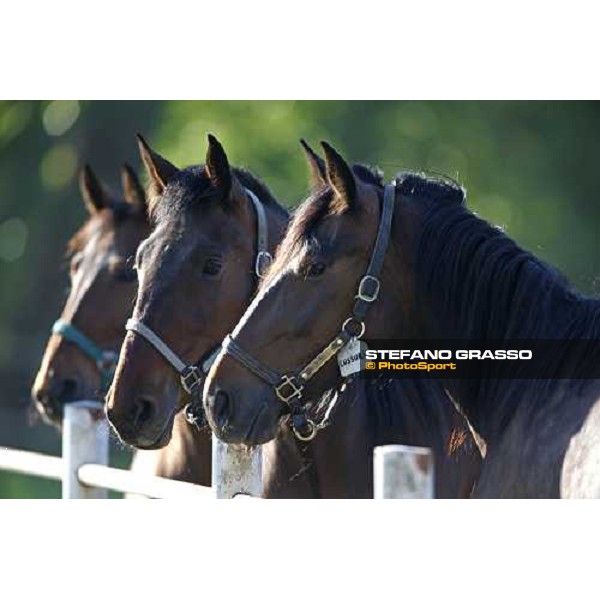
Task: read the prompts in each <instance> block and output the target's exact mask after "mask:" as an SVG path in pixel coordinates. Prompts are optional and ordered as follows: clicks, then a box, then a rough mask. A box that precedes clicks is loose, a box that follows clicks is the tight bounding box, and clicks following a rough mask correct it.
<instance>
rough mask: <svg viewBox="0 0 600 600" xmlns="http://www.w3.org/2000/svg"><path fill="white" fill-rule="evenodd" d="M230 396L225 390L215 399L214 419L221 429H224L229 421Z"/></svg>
mask: <svg viewBox="0 0 600 600" xmlns="http://www.w3.org/2000/svg"><path fill="white" fill-rule="evenodd" d="M229 404H230V403H229V396H228V395H227V393H226V392H224V391H223V390H219V391H218V392H217V393H216V394H215V399H214V405H213V408H214V417H215V423H216V424H217V427H219V429H224V428H225V426H226V425H227V422H228V421H229Z"/></svg>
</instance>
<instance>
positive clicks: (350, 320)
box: [342, 317, 365, 340]
mask: <svg viewBox="0 0 600 600" xmlns="http://www.w3.org/2000/svg"><path fill="white" fill-rule="evenodd" d="M351 323H355V324H358V325H360V333H359V334H358V335H356V334H354V333H352V332H351V331H349V330H348V326H349V325H350V324H351ZM342 331H344V332H346V333H347V334H348V335H350V336H352V337H353V338H355V339H357V340H360V338H361V337H362V336H363V335H364V334H365V323H364V321H359V320H358V319H357V318H356V317H348V318H347V319H346V320H345V321H344V324H343V325H342Z"/></svg>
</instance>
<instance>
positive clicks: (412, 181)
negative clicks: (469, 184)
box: [396, 171, 467, 204]
mask: <svg viewBox="0 0 600 600" xmlns="http://www.w3.org/2000/svg"><path fill="white" fill-rule="evenodd" d="M396 187H397V189H398V190H399V191H400V193H401V194H402V195H403V196H406V197H409V198H412V197H414V198H426V199H428V200H433V201H438V200H449V201H451V202H458V203H459V204H465V202H466V200H467V191H466V190H465V188H464V187H462V186H461V185H460V184H459V183H458V182H457V181H454V180H453V179H450V178H449V177H446V176H442V175H432V174H427V173H421V172H416V171H403V172H401V173H398V174H397V175H396Z"/></svg>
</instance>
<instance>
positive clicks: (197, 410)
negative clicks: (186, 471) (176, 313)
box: [125, 189, 272, 428]
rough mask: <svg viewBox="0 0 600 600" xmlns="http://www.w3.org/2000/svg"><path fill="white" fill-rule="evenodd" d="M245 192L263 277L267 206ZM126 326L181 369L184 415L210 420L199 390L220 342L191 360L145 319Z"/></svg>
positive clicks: (197, 421)
mask: <svg viewBox="0 0 600 600" xmlns="http://www.w3.org/2000/svg"><path fill="white" fill-rule="evenodd" d="M246 194H247V195H248V197H249V198H250V200H251V201H252V205H253V206H254V210H255V212H256V222H257V227H256V258H255V261H254V273H255V274H256V276H257V277H258V278H259V279H260V278H261V277H263V276H264V274H265V273H266V271H267V269H268V268H269V265H270V264H271V260H272V258H271V254H270V253H269V244H268V231H267V217H266V215H265V209H264V207H263V205H262V203H261V202H260V200H259V199H258V198H257V197H256V195H255V194H254V193H253V192H251V191H250V190H248V189H246ZM125 329H126V330H127V331H133V332H135V333H136V334H137V335H141V336H142V337H143V338H144V339H145V340H146V341H147V342H149V343H150V344H151V345H152V346H153V347H154V349H155V350H156V351H157V352H158V353H159V354H161V355H162V357H163V358H164V359H165V360H166V361H167V362H168V363H169V364H170V365H171V366H172V367H173V368H174V369H175V370H176V371H177V373H179V380H180V382H181V387H182V388H183V389H184V391H185V392H186V393H187V394H188V395H189V396H190V398H191V402H190V403H189V404H187V406H186V407H185V418H186V420H187V421H188V422H189V423H190V424H192V425H196V426H197V427H198V428H202V427H205V426H206V424H207V422H206V417H205V415H204V410H203V408H202V394H201V393H200V392H201V391H202V387H201V385H200V384H201V383H202V382H203V381H204V378H205V376H206V374H207V373H208V371H209V370H210V367H211V365H212V363H213V362H214V360H215V358H216V357H217V354H218V353H219V351H220V350H221V347H220V346H217V348H215V349H214V350H213V351H212V352H210V354H209V355H208V357H206V358H203V359H201V360H200V361H199V362H197V363H196V364H188V363H186V362H185V361H183V360H182V359H181V358H180V357H179V356H178V355H177V354H176V353H175V352H174V351H173V350H172V349H171V347H170V346H169V345H168V344H167V343H166V342H165V341H164V340H163V339H162V338H161V337H160V336H159V335H158V334H156V333H155V332H154V331H152V329H151V328H150V327H148V325H146V324H145V323H142V322H141V321H138V320H137V319H129V320H128V321H127V324H126V325H125Z"/></svg>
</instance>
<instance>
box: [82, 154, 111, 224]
mask: <svg viewBox="0 0 600 600" xmlns="http://www.w3.org/2000/svg"><path fill="white" fill-rule="evenodd" d="M79 189H80V191H81V196H82V197H83V202H84V204H85V207H86V208H87V210H88V212H89V213H90V215H93V214H95V213H97V212H98V211H99V210H101V209H103V208H105V207H106V206H108V204H109V202H110V199H109V197H108V194H107V193H106V190H105V189H104V187H103V186H102V184H101V183H100V181H99V180H98V178H97V177H96V175H95V174H94V172H93V171H92V169H91V168H90V166H89V165H84V166H83V169H82V170H81V173H80V174H79Z"/></svg>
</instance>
